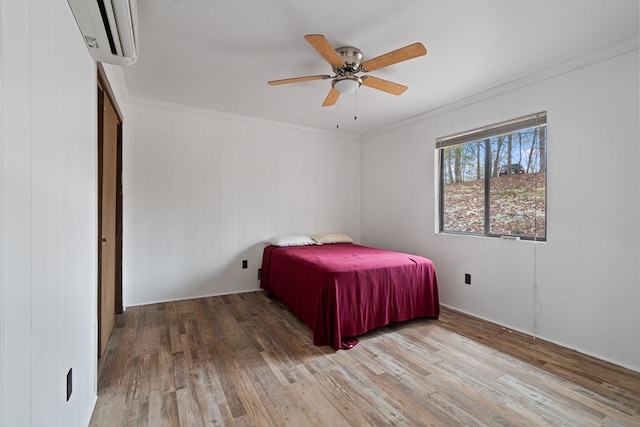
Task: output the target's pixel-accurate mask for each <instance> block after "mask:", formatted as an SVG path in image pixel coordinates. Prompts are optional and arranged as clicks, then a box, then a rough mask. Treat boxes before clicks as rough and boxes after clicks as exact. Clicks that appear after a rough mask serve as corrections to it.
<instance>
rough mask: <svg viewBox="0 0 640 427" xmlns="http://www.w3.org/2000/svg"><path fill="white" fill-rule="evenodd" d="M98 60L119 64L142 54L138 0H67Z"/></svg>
mask: <svg viewBox="0 0 640 427" xmlns="http://www.w3.org/2000/svg"><path fill="white" fill-rule="evenodd" d="M67 2H68V3H69V6H70V7H71V11H72V12H73V15H74V17H75V19H76V22H77V24H78V28H79V29H80V32H81V33H82V36H83V38H84V41H85V44H86V45H87V49H89V52H90V53H91V56H92V57H93V59H94V60H96V61H99V62H105V63H108V64H116V65H129V64H133V63H134V62H135V61H136V59H137V58H138V13H137V8H136V0H67Z"/></svg>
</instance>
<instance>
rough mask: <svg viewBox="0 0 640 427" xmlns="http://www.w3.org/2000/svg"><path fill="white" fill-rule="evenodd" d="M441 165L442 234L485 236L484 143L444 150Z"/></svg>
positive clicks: (475, 142)
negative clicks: (457, 233) (463, 233)
mask: <svg viewBox="0 0 640 427" xmlns="http://www.w3.org/2000/svg"><path fill="white" fill-rule="evenodd" d="M442 162H443V163H442V174H443V182H444V186H443V201H444V204H443V224H442V229H443V231H457V232H467V233H480V234H484V171H485V167H484V164H485V149H484V143H483V142H481V141H473V142H468V143H466V144H460V145H455V146H453V147H447V148H444V149H443V157H442Z"/></svg>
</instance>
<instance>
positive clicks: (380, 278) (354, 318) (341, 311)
mask: <svg viewBox="0 0 640 427" xmlns="http://www.w3.org/2000/svg"><path fill="white" fill-rule="evenodd" d="M260 278H261V280H260V287H261V288H262V289H264V290H266V291H267V292H269V294H270V295H274V296H275V297H277V298H278V299H280V300H281V301H282V302H283V303H284V305H285V306H287V307H288V308H289V309H290V310H291V311H292V312H293V313H294V314H295V315H296V316H298V318H299V319H300V320H302V321H303V322H304V323H305V324H306V325H307V326H309V327H310V328H311V330H312V331H313V343H314V344H315V345H318V346H320V345H331V346H332V347H333V348H334V349H335V350H338V349H347V348H351V347H352V346H354V345H355V344H357V342H358V341H357V338H356V337H357V336H358V335H362V334H363V333H365V332H367V331H370V330H372V329H375V328H379V327H381V326H385V325H388V324H389V323H391V322H402V321H406V320H410V319H415V318H421V317H431V318H437V317H438V315H439V313H440V305H439V302H438V284H437V280H436V273H435V269H434V266H433V263H432V262H431V260H429V259H427V258H423V257H420V256H416V255H409V254H404V253H399V252H390V251H386V250H382V249H376V248H371V247H367V246H361V245H358V244H355V243H337V244H327V245H307V246H284V247H282V246H273V245H269V246H266V247H265V248H264V252H263V259H262V269H261V275H260Z"/></svg>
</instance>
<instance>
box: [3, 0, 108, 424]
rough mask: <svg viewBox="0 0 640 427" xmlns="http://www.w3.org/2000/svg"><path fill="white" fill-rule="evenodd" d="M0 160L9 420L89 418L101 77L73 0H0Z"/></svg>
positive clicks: (76, 420) (92, 392) (93, 392)
mask: <svg viewBox="0 0 640 427" xmlns="http://www.w3.org/2000/svg"><path fill="white" fill-rule="evenodd" d="M0 162H1V164H2V171H1V174H0V426H6V427H13V426H65V427H67V426H85V425H87V424H88V422H89V418H90V416H91V411H92V409H93V405H94V402H95V399H96V348H97V344H96V316H97V315H96V287H97V267H96V258H97V252H96V245H97V237H96V233H97V230H96V223H97V210H96V209H97V208H96V198H97V195H96V190H97V181H96V173H97V172H96V163H97V160H96V77H95V65H94V63H93V62H92V60H91V59H90V57H89V54H88V52H87V49H86V47H85V46H84V44H83V42H82V38H81V36H80V33H79V31H78V29H77V27H76V24H75V21H74V19H73V17H72V14H71V12H70V10H69V6H68V4H67V2H66V1H65V0H55V1H52V0H46V1H45V0H41V1H36V0H30V1H29V0H1V1H0ZM70 368H73V394H72V396H71V399H70V401H69V402H67V401H66V374H67V371H68V370H69V369H70Z"/></svg>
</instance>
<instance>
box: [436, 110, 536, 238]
mask: <svg viewBox="0 0 640 427" xmlns="http://www.w3.org/2000/svg"><path fill="white" fill-rule="evenodd" d="M546 131H547V127H546V113H545V112H543V113H537V114H533V115H531V116H526V117H523V118H521V119H512V120H508V121H506V122H503V123H502V124H500V123H498V124H494V125H489V126H485V127H482V128H477V129H476V130H472V131H467V132H462V133H460V134H456V135H451V136H449V137H443V138H438V139H437V140H436V146H437V148H438V149H439V150H440V230H441V231H443V232H455V233H470V234H480V235H486V236H494V237H495V236H517V237H522V238H526V239H540V240H546V199H547V187H546V185H547V179H546V172H547V161H546V158H547V134H546Z"/></svg>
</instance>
